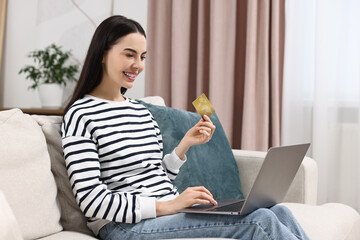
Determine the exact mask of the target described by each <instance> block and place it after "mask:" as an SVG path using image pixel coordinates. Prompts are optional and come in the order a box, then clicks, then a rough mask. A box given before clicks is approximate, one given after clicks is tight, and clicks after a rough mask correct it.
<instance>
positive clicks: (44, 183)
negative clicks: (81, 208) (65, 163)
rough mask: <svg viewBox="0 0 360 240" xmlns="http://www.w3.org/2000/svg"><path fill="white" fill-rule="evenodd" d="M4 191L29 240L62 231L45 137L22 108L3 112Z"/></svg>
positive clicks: (0, 167) (0, 163)
mask: <svg viewBox="0 0 360 240" xmlns="http://www.w3.org/2000/svg"><path fill="white" fill-rule="evenodd" d="M0 133H1V134H0V153H1V156H0V189H1V190H2V191H3V193H4V195H5V197H6V199H7V201H8V202H9V205H10V207H11V209H12V211H13V212H14V215H15V217H16V219H17V221H18V224H19V227H20V229H21V232H22V236H23V237H24V238H25V239H35V238H40V237H44V236H47V235H50V234H53V233H57V232H59V231H61V230H62V227H61V225H60V223H59V220H60V210H59V207H58V205H57V203H56V192H57V191H56V184H55V181H54V177H53V175H52V173H51V171H50V157H49V153H48V151H47V146H46V142H45V137H44V135H43V133H42V131H41V128H40V127H39V126H38V124H37V123H36V122H35V121H34V120H33V119H32V118H31V117H30V116H29V115H27V114H23V113H22V112H21V110H19V109H12V110H8V111H1V112H0Z"/></svg>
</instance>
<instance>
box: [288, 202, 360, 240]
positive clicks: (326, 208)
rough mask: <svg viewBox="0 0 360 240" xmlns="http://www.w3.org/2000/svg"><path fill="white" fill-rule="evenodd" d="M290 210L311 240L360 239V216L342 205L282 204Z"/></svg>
mask: <svg viewBox="0 0 360 240" xmlns="http://www.w3.org/2000/svg"><path fill="white" fill-rule="evenodd" d="M281 205H284V206H286V207H288V208H289V209H290V211H291V212H292V213H293V214H294V217H295V218H296V220H297V221H298V222H299V224H300V225H301V227H302V228H303V229H304V231H305V232H306V234H307V235H308V237H309V238H310V239H326V240H337V239H347V240H350V239H354V240H355V239H359V236H360V235H359V234H360V215H359V213H358V212H356V210H354V209H353V208H351V207H349V206H347V205H345V204H341V203H325V204H323V205H320V206H319V205H307V204H299V203H282V204H281Z"/></svg>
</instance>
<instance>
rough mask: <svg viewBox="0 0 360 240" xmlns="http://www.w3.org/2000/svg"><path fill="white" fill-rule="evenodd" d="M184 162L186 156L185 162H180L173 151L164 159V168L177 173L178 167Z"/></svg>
mask: <svg viewBox="0 0 360 240" xmlns="http://www.w3.org/2000/svg"><path fill="white" fill-rule="evenodd" d="M186 160H187V157H186V155H185V160H181V159H180V158H179V156H178V155H177V154H176V152H175V149H174V150H173V151H172V152H171V153H170V154H167V155H166V156H165V157H164V162H165V165H166V168H167V169H169V170H170V171H173V172H176V171H179V169H180V167H181V166H182V165H183V164H184V163H185V162H186Z"/></svg>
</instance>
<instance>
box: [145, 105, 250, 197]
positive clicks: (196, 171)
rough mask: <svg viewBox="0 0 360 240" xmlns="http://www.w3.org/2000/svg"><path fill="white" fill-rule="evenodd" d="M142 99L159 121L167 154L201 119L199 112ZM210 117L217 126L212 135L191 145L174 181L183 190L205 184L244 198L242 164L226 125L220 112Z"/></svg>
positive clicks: (225, 194) (221, 194)
mask: <svg viewBox="0 0 360 240" xmlns="http://www.w3.org/2000/svg"><path fill="white" fill-rule="evenodd" d="M141 103H142V104H143V105H144V106H146V107H147V108H148V109H149V111H150V112H151V114H152V115H153V116H154V118H155V120H156V122H157V123H158V125H159V128H160V131H161V134H162V137H163V146H164V155H165V154H168V153H171V152H172V151H173V150H174V148H175V147H176V146H177V145H178V144H179V142H180V140H181V139H182V138H183V136H184V135H185V133H186V132H187V131H188V130H189V129H190V128H191V127H193V126H194V125H195V124H196V123H197V122H198V121H199V120H200V115H199V114H197V113H192V112H188V111H184V110H179V109H175V108H170V107H165V106H157V105H152V104H149V103H145V102H141ZM210 119H211V121H212V122H213V123H214V125H215V126H216V130H215V133H214V135H213V137H212V139H211V140H210V141H209V142H208V143H206V144H201V145H196V146H192V147H191V148H190V149H189V151H188V152H187V153H186V156H187V159H188V160H187V161H186V163H185V164H184V165H183V166H182V167H181V169H180V172H179V174H178V175H177V177H176V179H175V180H174V182H173V183H174V185H175V186H176V187H177V188H178V190H179V192H182V191H184V190H185V189H186V188H187V187H191V186H205V187H206V188H207V189H209V191H210V192H211V193H212V194H213V196H214V198H215V199H221V198H243V193H242V191H241V184H240V179H239V172H238V167H237V164H236V162H235V158H234V155H233V153H232V150H231V147H230V144H229V141H228V139H227V137H226V135H225V132H224V129H223V128H222V126H221V123H220V121H219V119H218V117H217V115H216V114H213V115H212V116H211V118H210Z"/></svg>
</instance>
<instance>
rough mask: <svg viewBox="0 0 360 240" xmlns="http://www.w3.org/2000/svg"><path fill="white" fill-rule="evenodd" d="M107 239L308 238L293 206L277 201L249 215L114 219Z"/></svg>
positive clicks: (106, 230) (106, 229)
mask: <svg viewBox="0 0 360 240" xmlns="http://www.w3.org/2000/svg"><path fill="white" fill-rule="evenodd" d="M99 237H100V238H101V239H103V240H117V239H164V238H167V239H169V238H205V237H219V238H233V239H256V240H258V239H281V240H283V239H286V240H291V239H308V237H307V236H306V234H305V232H304V231H303V230H302V228H301V227H300V225H299V224H298V223H297V221H296V220H295V218H294V217H293V215H292V213H291V212H290V210H289V209H287V208H286V207H284V206H279V205H276V206H274V207H272V208H270V209H265V208H261V209H258V210H256V211H254V212H252V213H250V214H248V215H246V216H236V215H204V214H186V213H179V214H175V215H169V216H163V217H157V218H153V219H146V220H143V221H141V222H139V223H136V224H127V223H116V222H110V223H108V224H106V225H105V226H104V227H102V228H101V229H100V232H99Z"/></svg>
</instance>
